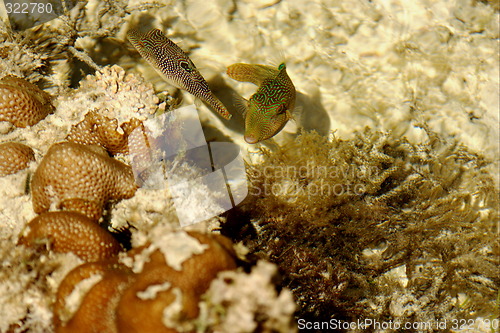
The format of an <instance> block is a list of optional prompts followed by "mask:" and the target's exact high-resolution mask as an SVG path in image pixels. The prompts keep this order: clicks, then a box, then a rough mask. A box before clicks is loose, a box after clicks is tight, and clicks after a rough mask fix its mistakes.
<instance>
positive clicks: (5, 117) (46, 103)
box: [0, 76, 54, 127]
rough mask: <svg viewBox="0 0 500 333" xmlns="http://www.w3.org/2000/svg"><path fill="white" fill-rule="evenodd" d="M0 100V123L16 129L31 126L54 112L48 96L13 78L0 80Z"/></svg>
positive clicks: (7, 77)
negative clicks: (5, 123)
mask: <svg viewBox="0 0 500 333" xmlns="http://www.w3.org/2000/svg"><path fill="white" fill-rule="evenodd" d="M0 98H1V99H0V121H8V122H10V123H12V124H13V125H14V126H16V127H26V126H32V125H34V124H36V123H38V122H39V121H40V120H42V119H43V118H45V117H46V116H47V115H48V114H49V113H51V112H52V111H54V107H53V106H52V104H51V97H50V95H49V94H47V93H46V92H44V91H43V90H40V88H38V87H37V86H35V85H34V84H32V83H29V82H28V81H26V80H24V79H21V78H18V77H15V76H5V77H4V78H2V79H0Z"/></svg>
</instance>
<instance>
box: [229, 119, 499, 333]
mask: <svg viewBox="0 0 500 333" xmlns="http://www.w3.org/2000/svg"><path fill="white" fill-rule="evenodd" d="M421 127H422V128H423V129H424V131H425V133H427V139H426V142H422V143H411V142H409V141H408V140H407V139H406V138H398V137H395V136H394V135H392V134H391V133H386V132H379V131H375V130H371V129H369V128H366V129H365V130H364V131H363V132H359V133H356V136H355V138H354V139H350V140H341V139H339V138H336V137H335V136H331V137H330V138H328V137H324V136H320V135H318V134H317V133H315V132H305V133H302V134H301V135H300V136H299V137H298V138H297V140H295V141H293V142H289V143H287V144H285V145H283V146H282V147H279V148H277V149H276V150H275V151H270V150H267V149H261V151H260V154H261V157H262V162H261V163H258V164H254V165H249V171H248V176H249V180H250V190H249V192H250V196H249V198H247V199H248V200H247V201H246V202H245V204H244V205H243V206H241V207H240V208H239V209H238V210H235V211H233V212H231V213H230V214H229V215H228V221H227V224H226V227H225V228H223V233H226V234H228V235H230V236H231V237H233V238H234V239H236V240H242V241H243V243H244V244H245V245H246V246H247V247H248V248H249V249H250V253H251V254H253V255H255V256H257V257H258V258H263V259H267V260H270V261H271V262H273V263H276V264H277V265H278V266H279V268H280V271H281V272H282V274H283V281H282V286H284V287H288V288H290V290H291V291H292V292H293V294H294V297H295V298H296V300H297V303H298V305H299V311H298V313H297V318H303V319H306V320H314V321H329V320H330V319H332V318H333V319H338V320H347V321H356V320H358V319H362V320H363V319H371V320H378V321H388V320H391V321H393V322H397V323H407V322H409V323H411V322H417V321H419V322H424V321H426V322H430V323H438V322H439V321H440V320H441V321H442V320H443V319H448V320H449V321H448V322H449V323H451V320H453V319H454V320H458V319H462V318H463V319H468V318H476V317H483V318H490V319H493V318H498V317H494V316H498V314H496V315H495V314H494V312H493V309H495V308H496V309H498V304H497V302H498V301H497V294H498V286H499V284H500V278H499V277H500V268H499V267H500V266H499V264H500V260H499V259H500V258H499V254H500V251H499V249H500V248H499V244H498V204H499V202H498V190H497V188H496V187H495V185H494V181H493V178H492V176H491V174H489V172H488V171H487V166H488V165H489V163H490V162H489V161H487V160H485V159H484V158H483V157H482V156H480V155H478V154H475V153H473V152H471V151H469V150H468V149H467V148H466V147H464V146H462V145H460V144H458V143H457V142H455V141H445V140H443V139H442V138H440V137H439V136H438V135H437V134H435V133H433V132H431V131H430V130H429V129H427V127H426V126H425V125H421ZM464 301H465V302H464ZM366 329H367V331H369V330H370V329H373V327H367V328H366ZM430 330H431V331H432V329H430Z"/></svg>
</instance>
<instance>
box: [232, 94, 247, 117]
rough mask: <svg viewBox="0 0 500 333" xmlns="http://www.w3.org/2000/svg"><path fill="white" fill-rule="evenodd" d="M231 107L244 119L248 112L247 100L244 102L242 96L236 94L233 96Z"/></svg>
mask: <svg viewBox="0 0 500 333" xmlns="http://www.w3.org/2000/svg"><path fill="white" fill-rule="evenodd" d="M233 101H234V102H233V105H234V106H235V108H236V111H237V112H238V113H240V114H241V115H242V116H243V119H245V117H246V115H247V110H248V100H246V99H245V98H244V97H243V96H241V95H239V94H238V93H234V94H233Z"/></svg>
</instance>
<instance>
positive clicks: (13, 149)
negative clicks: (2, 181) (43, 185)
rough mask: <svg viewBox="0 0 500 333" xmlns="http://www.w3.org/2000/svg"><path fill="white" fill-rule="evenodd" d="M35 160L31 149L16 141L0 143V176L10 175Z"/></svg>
mask: <svg viewBox="0 0 500 333" xmlns="http://www.w3.org/2000/svg"><path fill="white" fill-rule="evenodd" d="M34 160H35V154H34V153H33V149H31V148H30V147H28V146H26V145H23V144H22V143H17V142H7V143H2V144H0V177H3V176H7V175H11V174H13V173H16V172H18V171H20V170H23V169H25V168H27V167H28V164H29V162H31V161H34Z"/></svg>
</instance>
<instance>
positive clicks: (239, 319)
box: [200, 261, 296, 333]
mask: <svg viewBox="0 0 500 333" xmlns="http://www.w3.org/2000/svg"><path fill="white" fill-rule="evenodd" d="M276 275H277V269H276V266H274V265H272V264H270V263H268V262H264V261H259V262H258V263H257V265H256V266H255V267H254V268H253V269H252V273H251V274H246V273H243V272H237V271H227V272H223V273H221V274H219V276H218V277H217V279H215V280H214V281H213V282H212V284H211V285H210V289H209V290H208V292H207V293H206V294H205V295H204V296H203V302H202V303H201V305H200V306H201V307H202V309H203V310H202V315H201V316H200V322H201V327H205V328H208V327H211V329H212V330H214V331H215V332H287V333H291V332H296V325H295V322H294V320H293V313H294V311H295V307H296V306H295V303H294V300H293V297H292V294H291V293H290V291H289V290H287V289H282V290H281V291H280V292H278V291H277V290H276V286H275V284H274V283H273V282H272V281H273V280H274V279H275V278H276ZM221 309H225V311H222V310H221ZM249 313H251V314H253V316H250V315H249Z"/></svg>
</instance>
